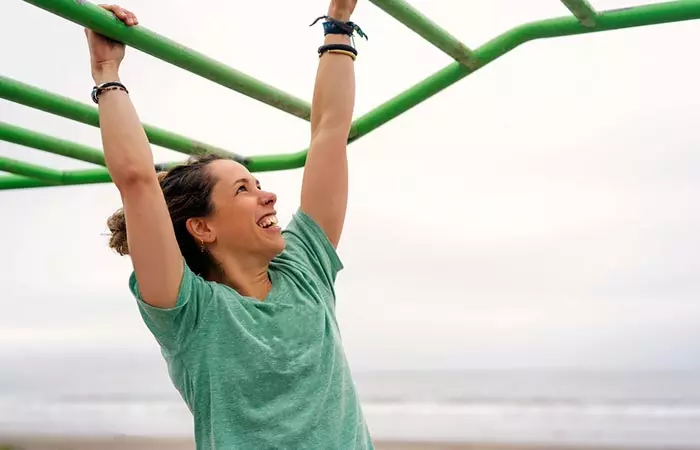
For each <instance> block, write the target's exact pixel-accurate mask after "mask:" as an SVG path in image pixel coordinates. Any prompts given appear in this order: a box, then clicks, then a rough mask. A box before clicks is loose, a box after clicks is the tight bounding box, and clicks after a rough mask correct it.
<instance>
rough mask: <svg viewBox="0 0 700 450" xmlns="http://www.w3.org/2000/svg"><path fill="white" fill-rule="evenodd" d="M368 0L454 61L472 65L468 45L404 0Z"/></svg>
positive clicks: (468, 65)
mask: <svg viewBox="0 0 700 450" xmlns="http://www.w3.org/2000/svg"><path fill="white" fill-rule="evenodd" d="M370 1H371V2H372V3H374V4H375V5H376V6H377V7H379V8H381V9H382V10H384V12H386V13H387V14H389V15H390V16H392V17H393V18H395V19H396V20H398V21H399V22H401V23H403V24H404V25H406V26H407V27H408V28H410V29H411V30H413V31H414V32H416V33H417V34H418V35H419V36H421V37H422V38H423V39H425V40H426V41H428V42H430V43H431V44H433V45H434V46H436V47H437V48H439V49H440V50H442V51H443V52H445V53H447V54H448V55H450V56H451V57H452V58H453V59H455V60H456V61H459V62H460V63H461V64H463V65H465V66H467V67H470V66H471V65H472V63H473V60H472V51H471V50H470V49H469V47H467V46H466V45H464V44H463V43H461V42H460V41H459V39H457V38H456V37H454V36H452V35H451V34H450V33H448V32H447V31H445V30H444V29H443V28H441V27H440V26H439V25H437V24H436V23H434V22H433V21H431V20H430V19H428V18H427V17H426V16H424V15H423V14H421V13H420V12H419V11H418V10H417V9H415V8H414V7H413V6H411V5H410V4H409V3H408V2H406V1H404V0H370ZM472 68H474V67H472Z"/></svg>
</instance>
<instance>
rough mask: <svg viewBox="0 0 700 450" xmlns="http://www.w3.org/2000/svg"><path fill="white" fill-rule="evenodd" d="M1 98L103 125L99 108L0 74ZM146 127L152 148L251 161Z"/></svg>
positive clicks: (87, 122)
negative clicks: (156, 146) (211, 154)
mask: <svg viewBox="0 0 700 450" xmlns="http://www.w3.org/2000/svg"><path fill="white" fill-rule="evenodd" d="M0 98H4V99H5V100H9V101H11V102H14V103H19V104H21V105H25V106H28V107H30V108H34V109H38V110H41V111H44V112H47V113H50V114H55V115H57V116H60V117H65V118H66V119H71V120H75V121H76V122H81V123H84V124H86V125H92V126H93V127H99V126H100V117H99V114H98V111H97V108H95V107H93V106H89V105H86V104H84V103H81V102H78V101H75V100H73V99H70V98H68V97H63V96H61V95H57V94H54V93H52V92H49V91H45V90H43V89H39V88H37V87H35V86H31V85H29V84H25V83H22V82H20V81H17V80H13V79H12V78H8V77H5V76H2V75H0ZM143 128H144V130H145V132H146V136H148V140H149V141H150V142H151V144H153V145H158V146H160V147H163V148H168V149H170V150H175V151H177V152H180V153H184V154H187V155H201V154H204V153H216V154H218V155H222V156H225V157H227V158H231V159H234V160H236V161H239V162H241V163H244V164H245V163H247V161H248V160H247V158H246V157H244V156H240V155H237V154H235V153H232V152H230V151H228V150H224V149H221V148H219V147H215V146H213V145H209V144H205V143H203V142H200V141H196V140H194V139H190V138H188V137H185V136H181V135H179V134H176V133H172V132H170V131H166V130H163V129H161V128H157V127H154V126H152V125H147V124H143ZM30 147H31V146H30ZM100 153H101V152H100Z"/></svg>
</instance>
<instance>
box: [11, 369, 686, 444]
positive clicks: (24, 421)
mask: <svg viewBox="0 0 700 450" xmlns="http://www.w3.org/2000/svg"><path fill="white" fill-rule="evenodd" d="M1 367H2V371H0V436H3V435H5V436H6V435H9V434H15V433H22V434H24V433H32V434H37V433H45V434H63V435H125V434H128V435H143V436H190V435H191V434H192V424H191V422H192V420H191V416H190V413H189V411H188V410H187V408H186V407H185V405H184V404H183V403H182V401H181V400H180V398H179V397H178V395H177V393H176V391H175V390H174V389H173V388H172V386H171V385H170V382H169V380H168V378H167V374H166V372H165V366H164V364H163V363H162V362H161V361H160V360H159V359H158V358H157V357H154V356H153V355H149V356H140V357H139V356H133V355H132V356H122V357H113V356H107V355H105V356H101V355H82V356H81V355H73V356H70V357H66V356H62V357H57V356H53V357H51V356H48V357H47V356H43V357H41V358H39V357H38V356H31V355H21V356H17V355H16V356H14V357H13V358H7V357H6V358H4V359H2V366H1ZM355 377H356V378H355V379H356V383H357V386H358V389H359V391H360V395H361V397H362V401H363V406H364V410H365V414H366V416H367V420H368V422H369V426H370V429H371V432H372V434H373V436H374V437H375V438H376V439H410V440H424V441H430V440H439V441H458V442H470V441H472V442H473V441H479V442H503V443H507V442H517V443H550V444H551V443H560V444H563V443H575V444H593V445H617V446H629V447H635V448H665V449H673V448H678V449H700V372H692V371H656V372H654V371H646V372H641V371H628V372H623V371H574V370H568V371H565V370H517V371H452V372H449V371H442V372H438V371H412V372H407V371H403V372H359V371H358V372H357V373H356V375H355Z"/></svg>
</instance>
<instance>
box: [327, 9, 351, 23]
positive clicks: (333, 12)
mask: <svg viewBox="0 0 700 450" xmlns="http://www.w3.org/2000/svg"><path fill="white" fill-rule="evenodd" d="M351 15H352V12H351V11H344V10H341V9H333V8H331V9H329V10H328V17H330V18H332V19H335V20H339V21H341V22H347V21H349V20H350V16H351Z"/></svg>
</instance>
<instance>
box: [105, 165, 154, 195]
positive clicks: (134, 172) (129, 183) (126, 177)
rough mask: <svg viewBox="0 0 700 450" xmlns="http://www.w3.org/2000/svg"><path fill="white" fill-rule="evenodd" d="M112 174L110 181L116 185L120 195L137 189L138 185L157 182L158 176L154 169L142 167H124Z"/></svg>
mask: <svg viewBox="0 0 700 450" xmlns="http://www.w3.org/2000/svg"><path fill="white" fill-rule="evenodd" d="M111 176H112V181H113V182H114V184H115V185H116V186H117V189H118V190H119V192H120V193H122V195H124V194H125V193H126V192H129V191H133V190H135V189H138V188H139V186H146V185H149V184H153V183H158V177H157V175H156V172H155V169H152V170H150V171H148V170H143V169H134V168H126V169H121V170H119V171H115V172H114V173H113V174H111Z"/></svg>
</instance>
